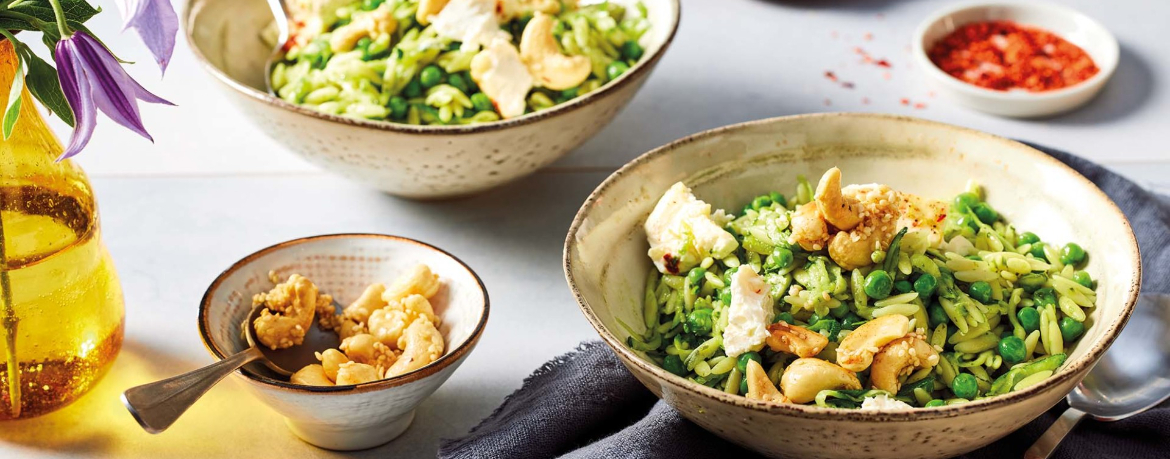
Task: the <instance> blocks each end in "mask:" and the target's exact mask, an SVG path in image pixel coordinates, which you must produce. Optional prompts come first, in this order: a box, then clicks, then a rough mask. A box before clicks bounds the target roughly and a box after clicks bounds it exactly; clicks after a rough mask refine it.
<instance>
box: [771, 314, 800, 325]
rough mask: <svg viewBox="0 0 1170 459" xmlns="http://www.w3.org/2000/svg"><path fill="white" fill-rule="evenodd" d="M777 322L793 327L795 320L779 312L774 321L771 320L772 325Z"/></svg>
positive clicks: (790, 315) (789, 315)
mask: <svg viewBox="0 0 1170 459" xmlns="http://www.w3.org/2000/svg"><path fill="white" fill-rule="evenodd" d="M777 322H784V323H786V324H788V325H795V324H796V318H795V317H792V314H789V313H787V312H781V313H779V314H776V318H775V319H772V323H777Z"/></svg>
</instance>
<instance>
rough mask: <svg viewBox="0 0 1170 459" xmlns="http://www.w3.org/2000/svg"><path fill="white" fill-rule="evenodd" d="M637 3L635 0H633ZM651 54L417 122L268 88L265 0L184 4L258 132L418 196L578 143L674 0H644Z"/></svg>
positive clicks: (651, 61) (502, 179)
mask: <svg viewBox="0 0 1170 459" xmlns="http://www.w3.org/2000/svg"><path fill="white" fill-rule="evenodd" d="M630 3H632V2H630ZM644 4H645V5H646V7H647V12H648V16H647V17H648V18H649V20H650V23H651V29H650V31H649V32H648V33H646V35H644V36H643V37H642V39H641V41H640V44H641V45H642V46H643V48H644V49H645V50H646V53H645V57H644V58H642V60H641V61H640V62H638V64H637V65H635V66H634V67H633V68H631V69H630V70H629V71H627V72H626V73H625V74H623V75H622V76H621V77H619V78H618V79H617V80H615V81H613V82H611V83H608V84H606V85H605V86H603V87H602V88H601V89H599V90H597V91H594V92H591V93H589V94H586V95H584V96H582V97H578V98H576V99H573V100H571V101H569V102H567V103H564V104H560V105H557V106H555V107H552V108H550V109H547V110H541V111H538V112H535V113H530V114H527V115H524V116H520V117H517V118H512V119H508V120H502V121H496V122H491V123H482V124H473V125H464V126H412V125H408V124H399V123H392V122H384V121H369V120H361V119H355V118H348V117H342V116H335V115H327V114H323V113H320V112H318V111H315V110H312V109H309V108H305V107H300V106H298V105H295V104H291V103H288V102H285V101H284V100H281V99H279V98H277V97H273V96H271V95H269V94H268V92H267V90H266V89H265V88H266V86H265V84H264V82H265V78H266V75H265V72H264V62H265V59H267V58H268V55H269V54H270V53H271V48H270V47H269V46H268V45H267V44H265V42H264V41H263V40H261V39H260V32H261V30H263V29H264V28H265V27H266V26H267V25H268V23H269V22H271V21H272V13H271V12H269V10H268V7H267V6H266V5H265V2H264V1H262V0H191V1H189V2H187V4H186V7H185V8H184V10H183V23H184V24H185V25H186V27H185V28H184V30H185V31H186V35H187V42H188V44H189V45H190V47H191V50H192V51H193V53H194V54H195V57H196V59H198V60H199V61H200V62H201V63H202V64H203V68H204V69H205V70H206V71H207V72H208V73H210V74H211V75H212V76H213V77H214V78H215V80H216V81H218V82H220V83H221V84H222V87H223V88H224V89H225V90H226V92H227V94H228V95H229V97H230V99H231V100H232V101H233V102H235V103H236V105H238V106H239V108H240V109H241V110H242V111H243V112H244V114H245V115H247V117H248V118H251V119H252V121H253V122H254V123H255V124H256V126H258V127H259V128H260V130H261V131H262V132H264V133H265V134H266V135H268V136H269V137H271V138H272V139H274V140H276V141H277V142H279V143H281V144H282V145H284V146H285V147H287V148H288V149H290V150H292V151H294V152H296V153H298V154H300V155H301V156H302V157H304V158H305V160H307V161H309V162H310V163H313V164H315V165H317V166H319V167H321V168H323V169H325V170H328V171H331V172H334V173H337V174H339V175H342V176H344V177H346V178H349V179H352V180H355V181H358V182H362V183H365V184H367V185H370V186H373V187H376V188H379V189H381V190H383V191H385V192H387V193H390V194H393V195H398V196H402V197H407V198H414V199H438V198H450V197H457V196H463V195H469V194H473V193H476V192H479V191H483V190H486V189H489V188H492V187H495V186H499V185H501V184H504V183H507V182H510V181H512V180H515V179H517V178H520V177H523V176H525V175H528V174H531V173H533V172H535V171H536V170H537V169H540V168H541V167H544V166H546V165H548V164H550V163H552V162H553V161H555V160H556V159H557V158H560V157H561V156H564V155H565V154H566V153H568V152H569V151H571V150H573V149H574V148H576V147H577V146H578V145H581V144H582V143H584V142H585V141H586V140H588V139H589V138H590V137H592V136H593V135H594V134H596V133H597V132H598V131H600V130H601V128H603V127H605V125H607V124H609V122H610V121H611V120H613V118H614V117H615V116H616V115H617V113H618V111H620V110H621V109H622V108H623V107H625V105H626V104H627V103H628V102H629V101H630V99H632V98H633V97H634V93H636V92H637V91H638V88H640V87H641V86H642V83H643V82H645V81H646V77H648V76H649V75H650V72H651V71H652V70H653V69H654V67H655V66H656V65H657V64H658V61H659V59H661V58H662V55H663V54H664V53H665V52H666V48H667V47H668V46H670V43H671V40H672V39H673V38H674V33H675V30H677V28H678V21H679V8H680V5H679V1H678V0H645V1H644Z"/></svg>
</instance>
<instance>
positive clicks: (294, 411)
mask: <svg viewBox="0 0 1170 459" xmlns="http://www.w3.org/2000/svg"><path fill="white" fill-rule="evenodd" d="M419 263H425V264H426V265H428V266H430V268H431V270H433V271H434V272H435V273H436V274H438V275H439V277H440V279H441V280H442V282H443V288H442V289H441V290H440V291H439V293H438V295H436V296H435V297H434V298H432V300H431V301H432V303H433V305H434V307H435V313H436V314H437V315H438V316H440V317H441V318H442V326H441V327H439V331H440V332H441V333H442V334H443V338H444V339H445V340H446V343H447V346H446V353H445V354H444V355H443V356H442V357H440V358H439V360H437V361H435V362H433V363H431V364H429V365H427V366H425V367H422V368H420V369H418V370H416V371H413V372H410V373H406V374H403V375H400V376H396V377H393V378H390V379H384V380H381V381H376V382H371V383H366V384H358V385H350V386H333V387H318V386H302V385H298V384H291V383H289V382H288V378H286V377H282V376H278V375H276V374H275V373H273V372H272V371H270V370H268V369H267V368H266V367H264V365H262V364H260V363H255V362H254V363H251V364H248V365H247V366H245V367H244V368H243V369H241V370H239V371H236V373H235V375H236V376H237V377H238V378H239V379H240V380H242V381H244V382H245V384H246V385H247V386H248V388H249V389H251V390H252V392H253V393H254V394H256V396H257V397H259V398H260V400H261V401H263V402H264V403H266V404H267V405H268V406H270V407H272V409H274V410H276V411H277V412H279V413H280V414H281V415H283V416H284V417H285V421H286V422H287V424H288V427H289V429H292V431H293V433H295V434H296V435H297V436H298V437H300V438H301V439H303V440H305V441H306V442H309V443H312V444H314V445H317V446H320V447H322V448H328V449H336V450H357V449H365V448H371V447H374V446H378V445H380V444H383V443H386V442H388V441H390V440H393V439H394V438H395V437H397V436H398V435H400V434H402V432H403V431H405V430H406V428H407V427H410V423H411V421H413V420H414V409H415V407H417V406H418V405H419V404H420V403H422V401H423V400H424V399H426V398H427V397H428V396H430V395H431V394H432V393H433V392H434V391H435V390H436V389H438V388H439V386H441V385H442V384H443V382H445V381H446V380H447V378H449V377H451V374H452V373H454V372H455V369H456V368H458V367H459V364H461V363H463V360H464V359H466V358H467V356H468V355H469V354H471V350H472V349H474V348H475V344H476V343H477V342H479V337H480V335H481V334H482V333H483V329H484V326H485V325H486V324H487V318H488V294H487V290H486V289H485V288H484V286H483V283H482V282H481V281H480V280H479V276H477V275H476V274H475V273H474V272H473V271H472V270H471V268H469V267H467V265H465V264H463V262H462V261H459V259H457V258H455V257H454V256H452V255H451V254H448V253H447V252H444V251H442V250H440V249H438V248H435V247H432V246H430V245H427V244H424V243H421V242H418V241H414V240H411V239H406V238H401V237H396V236H386V235H380V234H333V235H325V236H314V237H308V238H303V239H295V240H292V241H288V242H283V243H280V244H277V245H274V246H271V247H268V248H266V249H263V250H260V251H259V252H256V253H253V254H251V255H248V256H247V257H244V259H243V260H240V261H239V262H236V264H234V265H232V266H231V267H230V268H228V269H227V270H225V271H224V272H223V274H220V275H219V277H217V278H216V279H215V281H214V282H212V283H211V286H210V287H208V289H207V293H206V294H204V295H203V301H202V302H201V303H200V307H199V334H200V336H201V337H202V338H203V344H204V345H206V346H207V350H208V351H210V352H211V355H212V356H214V357H215V358H216V359H223V358H224V357H226V356H229V355H231V354H235V353H237V352H240V351H242V350H244V349H246V348H247V346H248V345H247V343H246V342H245V341H244V339H243V338H242V336H241V328H240V325H241V324H242V323H243V322H244V320H245V319H246V318H247V316H248V313H249V312H250V311H251V309H252V295H253V294H256V293H260V292H263V291H268V290H269V289H271V288H272V284H271V282H269V281H268V272H269V271H270V270H275V271H276V272H277V273H279V274H280V275H281V277H287V276H288V275H290V274H293V273H296V274H301V275H303V276H305V277H307V278H309V279H310V280H312V281H313V283H315V284H316V285H317V286H318V287H319V288H320V289H321V291H322V292H324V293H329V294H331V295H333V298H335V299H336V300H337V301H338V302H339V303H341V304H349V303H350V302H352V301H353V300H355V299H357V297H358V296H359V295H360V294H361V292H362V290H364V289H365V287H366V286H367V285H369V284H371V283H374V282H393V281H394V279H396V278H397V277H398V276H399V275H401V274H404V273H405V272H407V270H409V269H410V268H412V267H414V266H415V265H417V264H419Z"/></svg>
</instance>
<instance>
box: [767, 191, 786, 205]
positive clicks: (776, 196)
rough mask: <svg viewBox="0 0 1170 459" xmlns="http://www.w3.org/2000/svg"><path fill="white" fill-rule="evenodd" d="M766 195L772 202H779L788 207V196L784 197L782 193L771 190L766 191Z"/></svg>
mask: <svg viewBox="0 0 1170 459" xmlns="http://www.w3.org/2000/svg"><path fill="white" fill-rule="evenodd" d="M768 197H769V198H772V202H774V203H777V204H780V205H781V206H783V207H784V208H785V209H787V208H788V198H785V197H784V195H782V194H780V193H778V192H775V191H773V192H771V193H768Z"/></svg>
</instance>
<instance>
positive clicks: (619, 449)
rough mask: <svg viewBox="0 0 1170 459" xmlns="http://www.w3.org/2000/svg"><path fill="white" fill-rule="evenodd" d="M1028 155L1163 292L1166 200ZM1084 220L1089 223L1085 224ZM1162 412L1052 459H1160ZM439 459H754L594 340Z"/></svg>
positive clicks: (1102, 429) (1167, 277)
mask: <svg viewBox="0 0 1170 459" xmlns="http://www.w3.org/2000/svg"><path fill="white" fill-rule="evenodd" d="M1036 148H1038V149H1040V150H1042V151H1044V152H1046V153H1048V154H1050V155H1052V156H1053V157H1055V158H1057V159H1059V160H1061V161H1063V162H1064V163H1066V164H1068V165H1069V166H1072V167H1073V168H1074V169H1076V170H1078V171H1080V173H1081V174H1084V175H1085V177H1088V178H1089V180H1092V181H1093V183H1096V184H1097V186H1098V187H1100V188H1101V189H1102V190H1104V191H1105V193H1106V194H1108V195H1109V196H1110V197H1111V198H1113V200H1114V201H1115V202H1116V203H1117V205H1118V206H1119V207H1121V210H1122V211H1123V212H1124V213H1125V215H1126V217H1128V218H1129V221H1130V224H1131V225H1132V226H1133V229H1134V232H1135V233H1136V234H1137V239H1138V245H1139V246H1140V250H1141V253H1142V262H1143V267H1144V271H1145V273H1144V278H1143V279H1142V282H1143V284H1142V290H1143V292H1157V293H1170V199H1166V197H1164V196H1157V195H1155V194H1153V193H1151V192H1149V191H1147V190H1145V189H1143V188H1141V187H1140V186H1138V185H1136V184H1134V183H1133V182H1131V181H1129V180H1127V179H1125V178H1123V177H1121V176H1119V175H1117V174H1115V173H1113V172H1110V171H1108V170H1106V169H1105V168H1103V167H1101V166H1098V165H1096V164H1093V163H1092V162H1089V161H1086V160H1084V159H1080V158H1077V157H1075V156H1072V155H1069V154H1067V153H1062V152H1059V151H1054V150H1051V149H1047V148H1043V147H1039V146H1036ZM1086 217H1089V218H1091V216H1086ZM1067 407H1068V405H1067V404H1066V403H1065V402H1063V401H1062V402H1061V403H1060V404H1058V405H1057V406H1055V407H1053V408H1052V409H1051V410H1048V412H1046V413H1044V414H1043V415H1041V416H1040V417H1039V418H1038V419H1036V420H1034V421H1032V422H1031V423H1029V424H1028V425H1026V426H1024V427H1023V428H1021V429H1019V430H1017V431H1015V432H1013V433H1011V434H1010V435H1008V436H1007V437H1005V438H1003V439H1002V440H1000V441H997V442H995V443H993V444H991V445H989V446H987V447H984V448H982V449H980V450H977V451H975V452H972V453H970V454H967V455H966V456H964V457H966V458H972V459H976V458H989V459H990V458H1005V457H1021V456H1022V455H1023V453H1024V450H1026V449H1027V448H1028V446H1030V445H1031V444H1032V442H1033V441H1035V440H1036V439H1037V438H1039V436H1040V434H1041V433H1043V432H1044V430H1045V429H1047V428H1048V426H1049V425H1051V424H1052V422H1053V421H1055V420H1056V418H1057V417H1058V416H1059V415H1060V413H1061V412H1063V411H1064V410H1065V409H1066V408H1067ZM1168 451H1170V403H1165V404H1162V405H1161V406H1159V407H1157V408H1154V409H1152V410H1150V411H1147V412H1145V413H1142V414H1140V415H1137V416H1134V417H1131V418H1129V419H1125V420H1122V421H1118V422H1113V423H1104V422H1095V421H1092V420H1089V421H1085V422H1083V423H1081V425H1080V426H1078V427H1077V429H1076V430H1075V431H1074V432H1073V433H1072V434H1070V435H1069V437H1068V438H1066V439H1065V440H1064V443H1063V444H1062V445H1061V447H1060V448H1059V449H1058V450H1057V451H1056V454H1055V456H1054V457H1057V458H1075V457H1084V458H1089V457H1091V458H1118V459H1121V458H1126V459H1130V458H1154V457H1159V458H1164V457H1167V454H1168V453H1167V452H1168ZM439 457H441V458H488V459H492V458H508V459H526V458H541V459H543V458H551V457H562V458H598V459H614V458H657V457H663V458H672V459H686V458H711V457H757V456H756V455H755V454H754V453H751V452H749V451H746V450H744V449H743V448H740V447H738V446H736V445H734V444H731V443H729V442H727V441H726V440H723V439H721V438H719V437H717V436H715V435H714V434H711V433H709V432H707V431H705V430H703V429H702V428H700V427H699V426H697V425H695V424H693V423H691V422H690V421H688V420H686V419H685V418H683V417H682V416H681V415H679V414H678V412H677V411H675V410H674V409H673V408H671V407H670V406H669V405H666V404H665V403H663V402H662V401H660V400H658V399H657V398H656V397H655V396H654V394H652V393H651V392H650V391H649V390H646V388H645V387H643V386H642V384H641V383H639V382H638V380H637V379H634V377H633V375H631V374H630V373H629V371H627V370H626V368H625V367H624V366H622V364H621V362H619V361H618V359H617V357H615V356H614V354H613V352H612V351H611V350H610V349H609V348H607V347H606V346H605V345H603V344H602V343H601V342H599V341H594V342H588V343H584V344H582V345H581V346H580V347H578V348H577V349H576V350H574V351H573V352H570V353H568V354H565V355H563V356H560V357H558V358H556V359H554V360H553V361H551V362H548V363H546V364H545V365H544V366H543V367H541V368H540V369H538V370H536V372H535V373H533V374H532V376H530V377H528V379H526V380H525V381H524V384H523V386H522V387H521V388H520V389H519V390H517V391H516V392H515V393H513V394H512V395H511V396H509V397H508V398H507V399H506V400H505V401H504V404H503V405H501V406H500V407H499V408H497V409H496V411H495V412H494V413H492V414H491V415H490V416H488V418H487V419H485V420H484V421H483V422H482V423H481V424H480V425H479V426H477V427H475V428H474V429H472V430H471V432H470V433H468V435H467V436H465V437H463V438H460V439H456V440H446V441H444V442H443V443H442V445H441V447H440V450H439Z"/></svg>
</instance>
